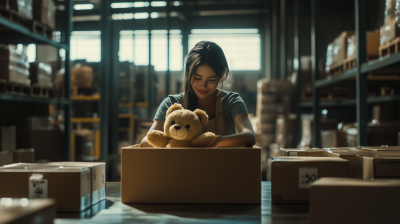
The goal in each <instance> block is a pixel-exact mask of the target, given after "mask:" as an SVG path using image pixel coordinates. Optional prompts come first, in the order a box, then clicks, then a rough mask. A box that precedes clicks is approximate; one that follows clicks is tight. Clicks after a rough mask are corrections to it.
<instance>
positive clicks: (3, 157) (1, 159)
mask: <svg viewBox="0 0 400 224" xmlns="http://www.w3.org/2000/svg"><path fill="white" fill-rule="evenodd" d="M12 163H13V152H12V151H0V166H4V165H8V164H12Z"/></svg>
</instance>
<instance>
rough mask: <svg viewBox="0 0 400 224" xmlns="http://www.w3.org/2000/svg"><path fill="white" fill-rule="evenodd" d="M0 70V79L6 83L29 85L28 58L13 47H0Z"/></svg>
mask: <svg viewBox="0 0 400 224" xmlns="http://www.w3.org/2000/svg"><path fill="white" fill-rule="evenodd" d="M13 2H14V1H13ZM0 70H1V72H0V79H4V80H5V81H7V82H15V83H21V84H25V85H29V84H30V80H29V63H28V57H27V56H26V54H24V53H22V51H21V50H18V49H17V47H16V46H15V45H2V46H0Z"/></svg>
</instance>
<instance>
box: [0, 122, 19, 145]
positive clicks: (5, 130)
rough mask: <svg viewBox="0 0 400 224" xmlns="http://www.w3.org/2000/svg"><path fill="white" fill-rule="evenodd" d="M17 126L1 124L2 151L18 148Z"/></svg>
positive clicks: (0, 140)
mask: <svg viewBox="0 0 400 224" xmlns="http://www.w3.org/2000/svg"><path fill="white" fill-rule="evenodd" d="M15 136H16V133H15V126H0V151H11V150H15V149H16V142H17V140H16V137H15Z"/></svg>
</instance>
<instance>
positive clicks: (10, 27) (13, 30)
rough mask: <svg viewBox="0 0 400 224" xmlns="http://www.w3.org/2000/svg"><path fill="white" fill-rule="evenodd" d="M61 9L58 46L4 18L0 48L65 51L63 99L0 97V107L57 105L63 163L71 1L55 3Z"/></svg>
mask: <svg viewBox="0 0 400 224" xmlns="http://www.w3.org/2000/svg"><path fill="white" fill-rule="evenodd" d="M56 4H58V5H63V8H64V10H63V11H58V12H57V13H59V12H62V13H63V14H64V17H63V18H64V20H63V21H62V22H59V23H58V24H57V25H60V27H61V30H60V31H61V33H62V35H63V36H62V37H63V38H62V42H56V41H54V40H52V39H49V38H46V37H45V36H42V35H40V34H37V33H34V32H32V31H30V30H29V29H28V28H26V27H24V26H22V25H19V24H17V23H14V22H12V21H10V20H8V19H6V18H2V17H0V28H2V29H1V31H0V36H1V38H0V43H1V44H45V45H50V46H53V47H55V48H57V49H64V50H65V64H64V66H65V75H64V88H65V91H64V96H63V97H62V98H40V97H31V96H22V95H12V94H6V93H0V103H23V104H27V103H30V104H32V103H33V104H57V105H61V106H62V108H63V109H64V122H65V123H64V145H63V146H60V148H62V147H63V148H62V149H63V150H64V151H63V158H64V160H65V161H69V160H70V149H71V147H70V137H71V136H70V135H71V134H70V133H71V123H70V119H71V90H70V88H71V84H70V59H69V58H70V36H71V31H72V9H73V1H63V2H62V3H61V2H56Z"/></svg>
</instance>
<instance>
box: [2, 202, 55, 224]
mask: <svg viewBox="0 0 400 224" xmlns="http://www.w3.org/2000/svg"><path fill="white" fill-rule="evenodd" d="M55 216H56V204H55V201H54V200H53V199H27V198H2V199H0V223H9V224H24V223H41V224H53V223H54V219H55Z"/></svg>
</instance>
